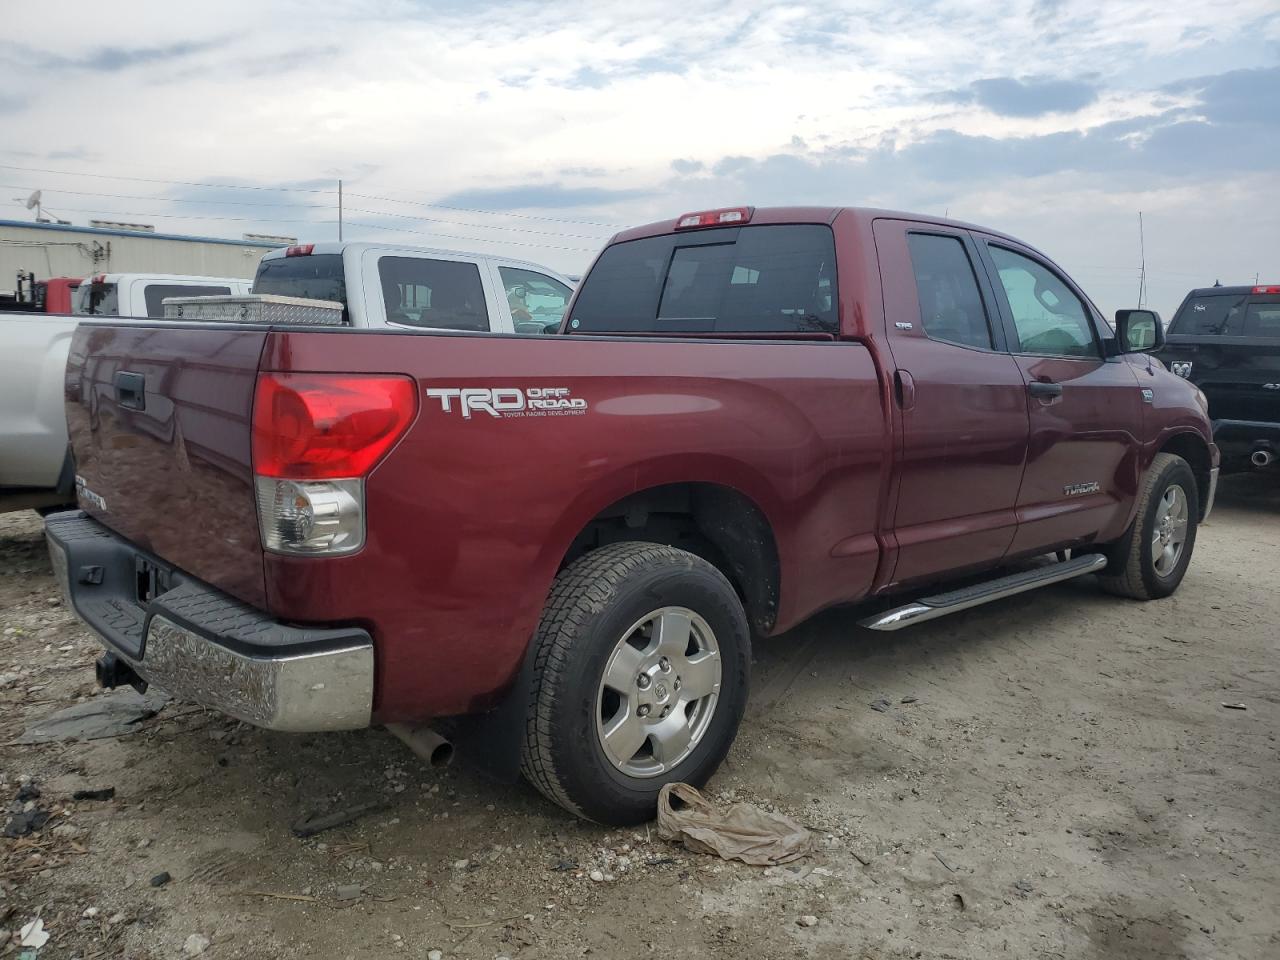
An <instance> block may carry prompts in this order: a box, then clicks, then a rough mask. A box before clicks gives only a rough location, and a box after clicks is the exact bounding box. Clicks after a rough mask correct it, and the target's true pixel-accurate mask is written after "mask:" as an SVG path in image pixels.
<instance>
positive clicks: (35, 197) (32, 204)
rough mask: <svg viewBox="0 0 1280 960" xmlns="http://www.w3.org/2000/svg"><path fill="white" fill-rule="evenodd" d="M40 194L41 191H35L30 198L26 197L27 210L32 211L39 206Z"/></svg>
mask: <svg viewBox="0 0 1280 960" xmlns="http://www.w3.org/2000/svg"><path fill="white" fill-rule="evenodd" d="M40 194H41V191H39V190H37V191H36V192H35V193H33V194H31V196H29V197H27V209H28V210H34V209H35V208H36V207H38V206H40Z"/></svg>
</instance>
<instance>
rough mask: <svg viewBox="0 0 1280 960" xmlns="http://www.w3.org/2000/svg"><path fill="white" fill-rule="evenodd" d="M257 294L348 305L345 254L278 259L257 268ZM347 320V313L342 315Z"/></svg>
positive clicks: (255, 290)
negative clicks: (343, 266) (344, 269)
mask: <svg viewBox="0 0 1280 960" xmlns="http://www.w3.org/2000/svg"><path fill="white" fill-rule="evenodd" d="M253 292H254V293H266V294H273V295H275V296H279V297H304V298H306V299H309V300H333V301H335V302H337V303H340V304H342V305H343V306H344V307H345V306H346V305H347V281H346V275H345V274H344V273H343V269H342V254H340V253H319V254H313V255H312V256H306V257H276V258H274V259H271V260H263V261H262V262H261V263H260V264H258V275H257V276H256V277H255V278H254V280H253ZM343 318H344V319H345V318H346V311H345V310H344V311H343Z"/></svg>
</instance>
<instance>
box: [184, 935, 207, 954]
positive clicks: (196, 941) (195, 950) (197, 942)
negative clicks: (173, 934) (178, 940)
mask: <svg viewBox="0 0 1280 960" xmlns="http://www.w3.org/2000/svg"><path fill="white" fill-rule="evenodd" d="M209 944H210V940H209V938H208V937H206V936H205V935H204V934H203V933H193V934H191V936H189V937H187V939H186V940H185V941H184V942H183V944H182V952H183V953H185V954H186V955H187V956H188V957H198V956H200V954H202V953H204V952H205V951H206V950H208V949H209Z"/></svg>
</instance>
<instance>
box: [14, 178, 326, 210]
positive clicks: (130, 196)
mask: <svg viewBox="0 0 1280 960" xmlns="http://www.w3.org/2000/svg"><path fill="white" fill-rule="evenodd" d="M35 189H36V188H35V187H33V186H30V185H27V184H20V183H0V190H35ZM41 193H56V194H60V195H62V196H67V197H104V198H110V199H112V200H157V201H160V202H162V203H206V204H217V205H219V206H235V207H294V208H303V209H308V210H331V209H332V207H330V206H329V205H328V204H324V203H254V202H253V201H252V200H200V199H195V198H191V197H157V196H149V197H148V196H144V195H142V194H137V193H92V192H89V191H85V190H58V189H54V190H41Z"/></svg>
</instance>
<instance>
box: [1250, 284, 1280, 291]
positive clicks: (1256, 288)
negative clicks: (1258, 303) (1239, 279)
mask: <svg viewBox="0 0 1280 960" xmlns="http://www.w3.org/2000/svg"><path fill="white" fill-rule="evenodd" d="M1253 292H1254V293H1280V285H1276V286H1266V287H1254V288H1253Z"/></svg>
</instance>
